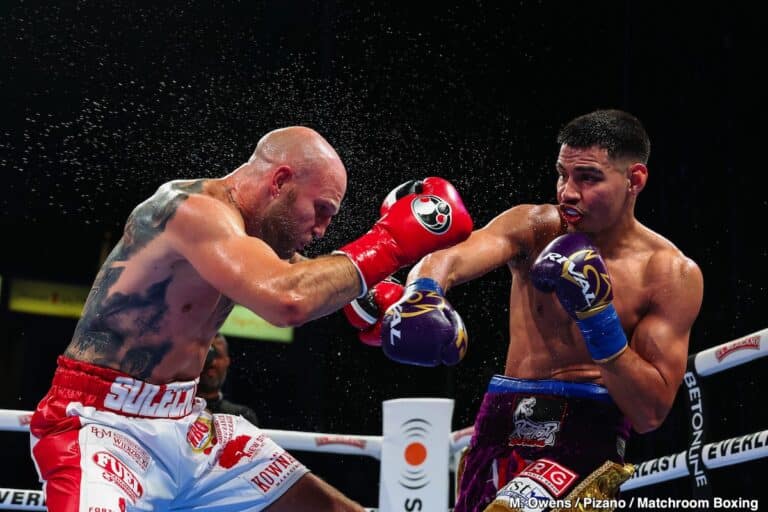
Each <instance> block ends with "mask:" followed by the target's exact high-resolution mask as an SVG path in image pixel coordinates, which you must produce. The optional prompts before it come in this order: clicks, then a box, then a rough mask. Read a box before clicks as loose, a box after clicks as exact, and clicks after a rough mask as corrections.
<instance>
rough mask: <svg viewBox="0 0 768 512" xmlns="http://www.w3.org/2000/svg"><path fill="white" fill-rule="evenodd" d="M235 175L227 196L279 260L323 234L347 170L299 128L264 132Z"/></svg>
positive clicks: (332, 153)
mask: <svg viewBox="0 0 768 512" xmlns="http://www.w3.org/2000/svg"><path fill="white" fill-rule="evenodd" d="M235 175H238V177H237V179H236V180H235V185H234V194H233V196H234V198H235V201H236V202H237V204H238V207H239V209H240V212H241V213H242V214H243V217H244V218H245V221H246V230H247V232H248V233H249V234H250V235H252V236H258V237H259V238H261V239H262V240H264V241H265V242H266V243H267V244H268V245H269V246H270V247H272V249H273V250H274V251H275V252H276V253H277V254H278V256H280V257H281V258H289V257H290V256H291V255H292V254H293V253H294V252H296V251H299V250H301V249H303V248H304V246H306V245H307V244H308V243H309V242H311V241H312V239H313V238H320V237H322V236H323V235H324V234H325V230H326V229H327V228H328V225H329V223H330V221H331V218H332V217H333V216H334V215H336V213H338V211H339V207H340V206H341V201H342V200H343V199H344V194H345V193H346V190H347V172H346V169H345V168H344V164H343V163H342V162H341V159H340V158H339V155H338V154H337V153H336V150H334V149H333V147H332V146H331V145H330V144H329V143H328V141H326V140H325V139H324V138H323V137H322V136H321V135H320V134H319V133H317V132H316V131H314V130H312V129H311V128H307V127H303V126H290V127H287V128H280V129H278V130H274V131H271V132H269V133H267V134H266V135H264V136H263V137H262V138H261V139H260V140H259V142H258V144H256V149H255V150H254V152H253V155H251V158H250V159H249V160H248V162H247V163H246V164H245V165H243V166H242V167H241V168H240V169H238V170H237V171H236V173H235Z"/></svg>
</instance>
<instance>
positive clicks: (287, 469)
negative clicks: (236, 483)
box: [251, 452, 301, 494]
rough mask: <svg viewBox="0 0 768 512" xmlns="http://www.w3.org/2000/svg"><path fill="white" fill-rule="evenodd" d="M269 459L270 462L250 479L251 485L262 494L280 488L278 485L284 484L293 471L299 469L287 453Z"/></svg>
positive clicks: (280, 453) (296, 462) (298, 465)
mask: <svg viewBox="0 0 768 512" xmlns="http://www.w3.org/2000/svg"><path fill="white" fill-rule="evenodd" d="M270 458H271V459H272V462H270V463H269V465H267V467H265V468H264V469H262V470H260V471H259V472H258V473H257V474H256V475H254V476H253V477H251V483H252V484H254V485H255V486H256V487H258V488H259V490H260V491H261V492H262V493H264V494H267V493H268V492H269V491H271V490H272V489H275V488H277V487H280V484H282V483H283V482H285V481H286V480H287V479H288V477H289V476H290V475H291V474H293V472H294V471H296V470H297V469H298V468H300V467H301V465H300V464H299V463H298V461H297V460H296V459H294V458H293V457H292V456H291V454H290V453H288V452H276V453H273V454H272V457H270Z"/></svg>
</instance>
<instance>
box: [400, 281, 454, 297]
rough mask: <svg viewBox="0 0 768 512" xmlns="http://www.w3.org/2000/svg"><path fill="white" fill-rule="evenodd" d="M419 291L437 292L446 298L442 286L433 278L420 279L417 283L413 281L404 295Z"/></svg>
mask: <svg viewBox="0 0 768 512" xmlns="http://www.w3.org/2000/svg"><path fill="white" fill-rule="evenodd" d="M417 290H418V291H422V292H424V291H426V292H435V293H437V294H438V295H440V296H442V297H444V296H445V293H444V292H443V289H442V287H441V286H440V284H439V283H438V282H437V281H435V280H434V279H432V278H431V277H420V278H418V279H416V280H415V281H412V282H411V284H409V285H408V286H407V287H406V290H405V293H404V295H407V294H409V293H410V292H413V291H417Z"/></svg>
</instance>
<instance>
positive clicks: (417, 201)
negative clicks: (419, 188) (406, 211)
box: [411, 196, 451, 235]
mask: <svg viewBox="0 0 768 512" xmlns="http://www.w3.org/2000/svg"><path fill="white" fill-rule="evenodd" d="M411 213H413V216H414V217H416V220H417V221H419V224H421V225H422V226H423V227H424V229H426V230H427V231H429V232H431V233H434V234H436V235H442V234H443V233H445V232H446V231H448V228H450V227H451V205H449V204H448V203H446V202H445V201H444V200H443V199H442V198H440V197H437V196H418V197H416V198H414V199H413V201H411Z"/></svg>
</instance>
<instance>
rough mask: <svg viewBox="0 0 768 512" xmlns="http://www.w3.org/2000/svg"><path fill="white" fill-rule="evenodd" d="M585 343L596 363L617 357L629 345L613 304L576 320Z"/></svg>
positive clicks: (606, 361)
mask: <svg viewBox="0 0 768 512" xmlns="http://www.w3.org/2000/svg"><path fill="white" fill-rule="evenodd" d="M576 325H578V326H579V330H580V331H581V335H582V336H583V337H584V341H585V343H586V345H587V350H588V351H589V355H590V356H592V360H594V361H595V362H596V363H608V362H610V361H613V360H614V359H616V358H617V357H619V356H620V355H621V354H622V353H623V352H624V351H625V350H626V349H627V347H628V346H629V344H628V342H627V336H626V334H624V329H623V328H622V327H621V321H620V320H619V315H618V314H617V313H616V308H614V307H613V304H609V305H608V307H606V308H604V309H602V310H601V311H599V312H598V313H596V314H594V315H590V316H588V317H586V318H583V319H579V320H576Z"/></svg>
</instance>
